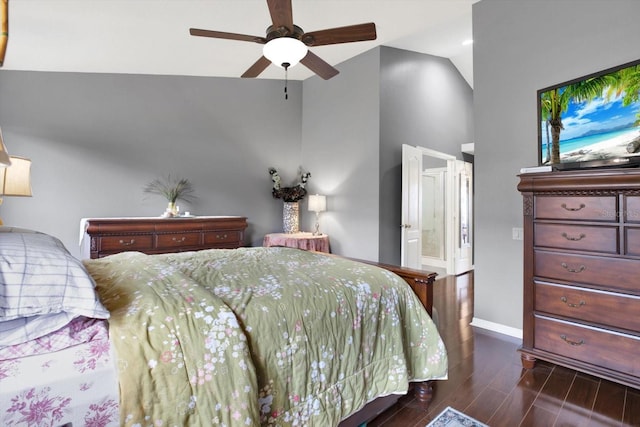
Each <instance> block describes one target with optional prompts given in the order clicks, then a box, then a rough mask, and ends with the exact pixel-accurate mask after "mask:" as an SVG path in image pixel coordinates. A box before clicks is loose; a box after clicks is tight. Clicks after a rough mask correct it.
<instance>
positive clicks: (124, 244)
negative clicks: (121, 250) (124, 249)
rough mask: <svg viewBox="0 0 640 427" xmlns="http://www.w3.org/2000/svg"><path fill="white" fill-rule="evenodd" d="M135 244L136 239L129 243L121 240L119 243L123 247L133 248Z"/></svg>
mask: <svg viewBox="0 0 640 427" xmlns="http://www.w3.org/2000/svg"><path fill="white" fill-rule="evenodd" d="M135 242H136V239H131V240H129V241H128V242H125V241H124V240H122V239H120V242H119V243H120V244H121V245H122V246H131V245H133V244H134V243H135Z"/></svg>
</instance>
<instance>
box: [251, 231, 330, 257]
mask: <svg viewBox="0 0 640 427" xmlns="http://www.w3.org/2000/svg"><path fill="white" fill-rule="evenodd" d="M262 246H286V247H289V248H298V249H304V250H308V251H317V252H327V253H329V236H328V235H326V234H321V235H319V236H314V235H313V233H291V234H287V233H272V234H267V235H266V236H264V241H263V243H262Z"/></svg>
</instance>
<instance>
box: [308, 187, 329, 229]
mask: <svg viewBox="0 0 640 427" xmlns="http://www.w3.org/2000/svg"><path fill="white" fill-rule="evenodd" d="M309 210H310V211H311V212H315V213H316V228H315V230H314V232H313V234H314V235H316V236H318V235H320V234H321V233H320V223H319V218H318V216H319V215H320V212H324V211H326V210H327V197H326V196H321V195H319V194H312V195H310V196H309Z"/></svg>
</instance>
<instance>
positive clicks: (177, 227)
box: [82, 216, 247, 258]
mask: <svg viewBox="0 0 640 427" xmlns="http://www.w3.org/2000/svg"><path fill="white" fill-rule="evenodd" d="M82 227H83V229H84V233H85V235H84V237H83V249H82V256H83V257H84V258H100V257H103V256H107V255H111V254H115V253H118V252H123V251H139V252H144V253H147V254H159V253H166V252H184V251H197V250H202V249H214V248H224V249H235V248H238V247H240V246H243V245H244V230H245V229H246V228H247V219H246V218H245V217H239V216H201V217H190V218H184V217H179V218H88V219H83V220H82Z"/></svg>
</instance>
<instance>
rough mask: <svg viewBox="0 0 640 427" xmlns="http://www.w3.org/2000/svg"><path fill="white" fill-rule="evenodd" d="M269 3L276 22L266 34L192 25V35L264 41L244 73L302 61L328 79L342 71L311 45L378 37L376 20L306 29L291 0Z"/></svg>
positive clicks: (289, 65)
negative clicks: (295, 21)
mask: <svg viewBox="0 0 640 427" xmlns="http://www.w3.org/2000/svg"><path fill="white" fill-rule="evenodd" d="M267 5H268V7H269V13H270V15H271V21H272V25H270V26H269V27H268V28H267V32H266V33H267V34H266V36H265V37H259V36H250V35H245V34H236V33H227V32H223V31H211V30H201V29H197V28H191V29H189V33H190V34H191V35H192V36H200V37H213V38H218V39H228V40H240V41H247V42H254V43H259V44H263V45H264V48H263V55H262V57H260V59H258V60H257V61H256V62H255V63H254V64H253V65H252V66H251V67H249V69H248V70H247V71H245V72H244V74H242V77H257V76H258V75H260V73H262V72H263V71H264V70H265V69H266V68H267V67H268V66H269V64H271V63H273V64H275V65H277V66H280V67H282V68H284V69H285V70H286V69H288V68H289V67H292V66H294V65H296V64H297V63H298V62H301V63H302V64H303V65H304V66H306V67H307V68H309V69H310V70H311V71H313V72H314V73H316V74H317V75H319V76H320V77H322V78H323V79H325V80H328V79H330V78H331V77H334V76H335V75H336V74H338V70H336V69H335V68H334V67H332V66H331V65H329V64H328V63H327V62H325V61H324V60H323V59H322V58H320V57H319V56H317V55H316V54H314V53H313V52H311V51H310V50H309V49H308V47H314V46H326V45H330V44H339V43H350V42H358V41H365V40H375V39H376V37H377V36H376V25H375V24H374V23H372V22H370V23H366V24H358V25H349V26H346V27H337V28H330V29H326V30H320V31H313V32H310V33H305V32H304V31H303V30H302V28H300V27H298V26H297V25H294V24H293V14H292V8H291V0H267Z"/></svg>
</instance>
